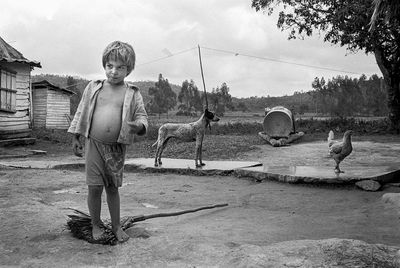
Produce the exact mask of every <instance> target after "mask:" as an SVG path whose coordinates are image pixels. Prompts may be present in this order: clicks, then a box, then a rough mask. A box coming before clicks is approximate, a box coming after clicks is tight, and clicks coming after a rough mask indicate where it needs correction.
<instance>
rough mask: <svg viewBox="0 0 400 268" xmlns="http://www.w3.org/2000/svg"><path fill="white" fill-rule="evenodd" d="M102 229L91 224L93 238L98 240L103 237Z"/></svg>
mask: <svg viewBox="0 0 400 268" xmlns="http://www.w3.org/2000/svg"><path fill="white" fill-rule="evenodd" d="M103 234H104V232H103V230H101V228H100V226H97V225H93V226H92V236H93V240H100V239H102V238H103Z"/></svg>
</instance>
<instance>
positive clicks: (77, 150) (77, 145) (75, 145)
mask: <svg viewBox="0 0 400 268" xmlns="http://www.w3.org/2000/svg"><path fill="white" fill-rule="evenodd" d="M72 150H73V151H74V155H76V156H78V157H82V156H83V154H82V150H83V147H82V143H81V142H80V140H79V137H76V136H74V137H73V138H72Z"/></svg>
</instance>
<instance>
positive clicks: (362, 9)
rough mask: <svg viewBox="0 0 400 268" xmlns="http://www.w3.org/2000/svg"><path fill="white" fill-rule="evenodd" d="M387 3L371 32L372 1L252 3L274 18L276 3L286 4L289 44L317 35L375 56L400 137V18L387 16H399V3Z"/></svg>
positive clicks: (283, 15)
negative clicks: (292, 40)
mask: <svg viewBox="0 0 400 268" xmlns="http://www.w3.org/2000/svg"><path fill="white" fill-rule="evenodd" d="M374 1H375V2H382V1H385V0H382V1H379V0H374ZM386 1H389V2H390V3H392V4H389V6H388V8H385V6H381V7H379V6H378V7H377V9H378V10H379V11H377V13H376V14H375V15H376V17H375V18H374V19H373V23H374V27H373V30H371V31H370V30H369V29H370V27H369V26H370V22H371V19H372V14H373V12H374V8H375V5H374V3H373V2H372V1H368V0H315V1H306V0H252V7H253V8H255V9H256V11H260V10H266V11H267V12H268V14H269V15H270V14H272V12H273V11H274V8H275V7H276V6H275V5H274V3H277V4H283V6H284V9H283V11H281V12H280V13H279V19H278V22H277V26H278V28H280V29H282V30H288V31H289V37H288V38H289V40H290V39H294V38H297V37H300V38H304V37H306V36H311V35H312V34H313V33H314V31H316V32H317V33H320V34H324V41H325V42H331V43H333V44H339V45H340V46H345V47H346V48H347V49H348V50H349V51H351V52H356V51H359V50H363V51H364V52H365V53H367V54H369V53H373V54H374V56H375V59H376V62H377V64H378V67H379V69H380V70H381V72H382V74H383V77H384V81H385V83H386V85H387V87H386V88H387V95H388V109H389V119H390V121H391V125H392V127H393V128H394V129H395V130H396V131H397V133H399V131H400V49H399V47H400V16H392V15H390V16H387V14H388V13H387V12H385V11H388V10H389V9H391V8H393V7H395V6H396V7H397V9H395V10H397V11H396V12H397V13H395V14H399V4H398V2H399V1H398V0H397V1H396V0H386ZM386 1H385V2H386ZM396 2H397V3H396ZM391 14H392V13H391Z"/></svg>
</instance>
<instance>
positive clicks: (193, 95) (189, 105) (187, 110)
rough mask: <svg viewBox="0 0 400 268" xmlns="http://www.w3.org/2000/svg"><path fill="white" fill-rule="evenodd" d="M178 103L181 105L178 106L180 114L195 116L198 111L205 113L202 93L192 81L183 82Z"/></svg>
mask: <svg viewBox="0 0 400 268" xmlns="http://www.w3.org/2000/svg"><path fill="white" fill-rule="evenodd" d="M178 101H179V102H180V103H181V104H180V105H179V106H178V109H179V112H178V113H179V114H183V115H193V114H195V113H196V112H197V111H199V112H202V111H203V105H202V102H201V97H200V93H199V90H198V89H197V86H196V85H195V83H194V81H193V80H190V82H188V81H187V80H185V81H183V83H182V87H181V91H180V92H179V94H178Z"/></svg>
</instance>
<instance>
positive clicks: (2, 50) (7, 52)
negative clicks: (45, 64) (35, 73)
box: [0, 37, 42, 68]
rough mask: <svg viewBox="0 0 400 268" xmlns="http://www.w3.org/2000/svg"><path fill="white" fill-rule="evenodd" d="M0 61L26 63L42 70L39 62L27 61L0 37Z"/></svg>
mask: <svg viewBox="0 0 400 268" xmlns="http://www.w3.org/2000/svg"><path fill="white" fill-rule="evenodd" d="M0 61H4V62H22V63H27V64H29V65H31V66H34V67H39V68H42V66H41V65H40V62H38V61H31V60H28V59H27V58H25V57H24V56H23V55H22V53H21V52H19V51H18V50H16V49H15V48H13V47H12V46H10V45H9V44H7V42H6V41H4V40H3V39H2V38H1V37H0Z"/></svg>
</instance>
